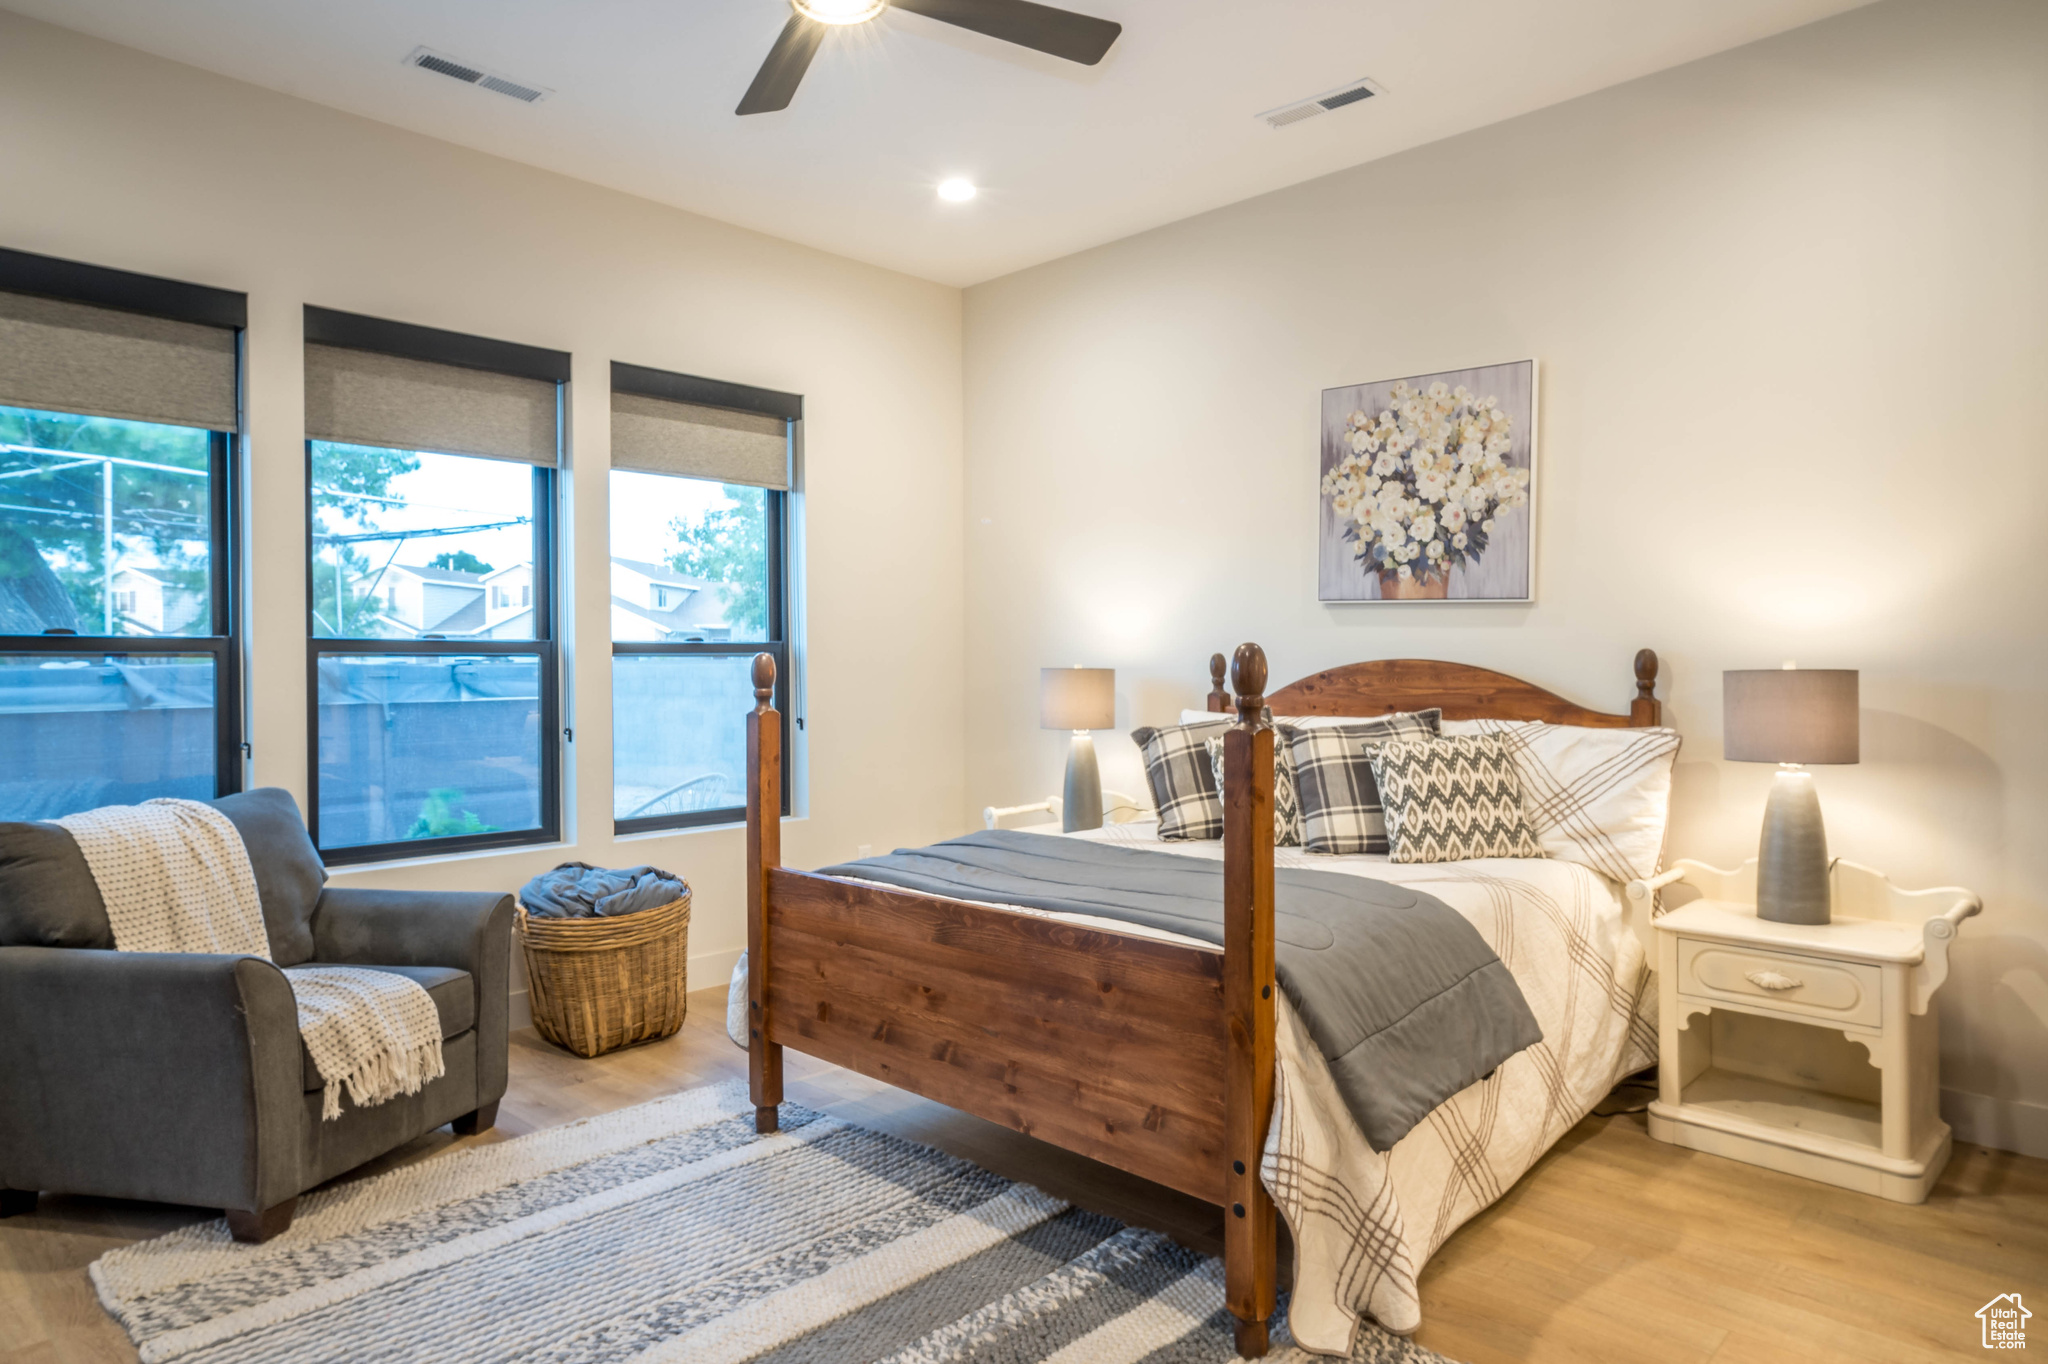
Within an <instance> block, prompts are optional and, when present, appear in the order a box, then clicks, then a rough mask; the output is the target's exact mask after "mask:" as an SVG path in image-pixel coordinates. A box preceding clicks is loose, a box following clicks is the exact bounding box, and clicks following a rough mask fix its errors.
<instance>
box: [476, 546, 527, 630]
mask: <svg viewBox="0 0 2048 1364" xmlns="http://www.w3.org/2000/svg"><path fill="white" fill-rule="evenodd" d="M483 589H484V597H483V603H484V624H483V628H482V629H481V630H480V631H478V632H477V634H478V637H480V638H483V639H532V638H533V565H532V564H524V563H521V564H513V565H512V566H511V567H509V568H501V569H498V570H496V571H495V572H492V573H486V574H485V575H484V578H483Z"/></svg>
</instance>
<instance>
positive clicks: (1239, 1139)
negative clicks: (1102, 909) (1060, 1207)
mask: <svg viewBox="0 0 2048 1364" xmlns="http://www.w3.org/2000/svg"><path fill="white" fill-rule="evenodd" d="M1237 664H1238V666H1237V671H1236V675H1235V676H1234V677H1233V682H1234V684H1235V685H1236V687H1237V690H1238V693H1239V695H1240V697H1241V698H1242V701H1243V708H1242V709H1241V711H1240V718H1239V722H1238V723H1237V724H1236V725H1235V726H1233V727H1232V729H1231V731H1230V733H1229V734H1228V736H1227V737H1226V739H1225V745H1226V751H1225V758H1224V761H1225V764H1226V767H1227V769H1228V772H1229V778H1230V780H1229V790H1228V791H1227V792H1226V800H1225V805H1226V813H1225V826H1226V827H1225V856H1224V950H1223V951H1222V952H1215V951H1211V950H1207V949H1204V948H1197V947H1189V946H1184V945H1181V944H1176V943H1167V942H1161V941H1158V940H1157V939H1153V938H1147V937H1143V936H1139V935H1135V934H1128V933H1116V932H1109V931H1101V930H1095V929H1089V928H1082V927H1078V926H1076V925H1074V924H1071V923H1066V922H1062V921H1060V920H1057V919H1049V918H1040V917H1037V916H1035V915H1030V914H1019V913H1016V912H1014V911H1009V910H1003V909H996V908H992V907H990V906H985V905H976V904H969V903H965V902H962V901H957V900H948V899H943V898H940V897H937V896H930V895H920V894H917V893H915V892H911V891H904V890H897V889H893V888H887V887H882V886H876V885H870V884H866V883H863V882H859V881H851V880H844V879H840V878H836V877H829V876H817V875H813V874H811V873H808V872H800V871H791V870H788V869H786V868H784V867H783V866H782V865H781V854H780V841H779V837H778V832H777V831H778V812H779V811H780V809H781V805H782V798H781V791H780V786H779V783H780V778H781V753H780V739H781V733H782V730H781V719H780V717H779V716H778V715H777V714H776V712H775V710H774V708H773V706H772V704H771V701H772V698H773V696H774V689H775V660H774V658H773V657H772V656H771V655H768V654H761V655H759V656H758V657H756V658H755V660H754V695H755V697H756V704H755V707H754V710H753V712H752V713H751V714H749V715H748V717H747V756H748V773H747V848H748V857H749V866H748V884H747V901H748V903H747V947H748V957H747V995H748V1009H749V1013H750V1019H749V1030H750V1038H749V1048H748V1051H749V1057H750V1062H751V1065H750V1074H751V1077H752V1084H753V1099H754V1104H755V1113H756V1126H757V1128H758V1129H759V1130H761V1131H763V1132H772V1131H774V1130H775V1125H776V1116H775V1112H776V1105H777V1104H779V1103H780V1102H781V1101H782V1049H783V1048H784V1047H786V1046H787V1047H794V1048H796V1049H797V1050H798V1051H801V1052H804V1053H806V1054H808V1055H811V1056H816V1057H818V1058H819V1059H820V1060H824V1061H830V1062H833V1063H834V1064H837V1065H842V1066H845V1067H847V1068H848V1069H849V1070H856V1071H859V1072H860V1073H862V1074H864V1075H869V1076H872V1077H874V1078H875V1079H878V1080H885V1081H887V1082H888V1083H890V1084H893V1085H896V1086H898V1087H899V1088H902V1089H906V1090H909V1091H910V1092H912V1093H914V1094H920V1095H923V1096H924V1097H926V1098H929V1099H933V1100H936V1101H937V1102H939V1103H943V1104H948V1105H950V1106H952V1107H954V1108H959V1109H963V1110H965V1111H967V1112H969V1113H974V1114H978V1115H979V1116H981V1117H984V1118H988V1119H990V1120H991V1121H994V1122H999V1123H1002V1124H1003V1125H1004V1126H1006V1127H1010V1128H1014V1129H1015V1130H1017V1131H1019V1132H1024V1133H1027V1134H1029V1135H1031V1136H1035V1137H1038V1138H1040V1139H1042V1140H1045V1141H1049V1142H1052V1143H1054V1144H1055V1145H1058V1146H1061V1147H1064V1148H1066V1149H1067V1150H1070V1151H1076V1152H1079V1153H1080V1154H1082V1155H1085V1156H1090V1157H1093V1158H1094V1159H1096V1160H1100V1161H1103V1162H1104V1163H1106V1164H1109V1165H1113V1166H1116V1167H1117V1168H1119V1169H1122V1170H1128V1171H1129V1172H1131V1173H1132V1174H1136V1175H1141V1176H1143V1177H1145V1178H1147V1179H1151V1180H1156V1181H1158V1182H1159V1183H1161V1184H1165V1185H1168V1186H1170V1187H1172V1188H1175V1189H1179V1190H1181V1191H1182V1192H1184V1193H1188V1194H1192V1195H1194V1196H1195V1197H1197V1198H1202V1199H1206V1200H1208V1201H1210V1202H1213V1203H1218V1204H1221V1205H1222V1206H1223V1207H1224V1209H1225V1218H1224V1222H1225V1234H1224V1265H1225V1278H1226V1295H1227V1297H1228V1300H1229V1304H1230V1309H1231V1311H1232V1312H1233V1313H1234V1314H1235V1315H1236V1316H1237V1317H1238V1319H1239V1327H1238V1349H1239V1352H1240V1353H1241V1354H1245V1355H1248V1356H1256V1355H1260V1354H1263V1353H1265V1350H1266V1322H1267V1318H1269V1317H1270V1316H1271V1315H1272V1313H1273V1302H1274V1289H1275V1280H1276V1277H1277V1275H1276V1266H1275V1263H1274V1255H1275V1236H1276V1229H1275V1218H1274V1211H1273V1204H1272V1200H1271V1198H1270V1197H1269V1196H1268V1195H1267V1193H1266V1190H1265V1186H1264V1185H1263V1184H1262V1183H1260V1181H1259V1174H1258V1166H1259V1155H1260V1152H1261V1151H1262V1150H1263V1148H1264V1145H1265V1135H1266V1126H1267V1123H1268V1121H1269V1120H1270V1118H1271V1115H1272V1105H1273V1018H1274V1015H1273V1009H1274V1004H1273V735H1272V731H1271V729H1270V728H1264V727H1261V726H1260V724H1259V723H1258V715H1259V712H1260V707H1261V705H1262V704H1263V703H1262V701H1261V699H1260V693H1261V692H1262V691H1263V689H1264V687H1265V680H1266V663H1265V656H1264V655H1263V654H1261V653H1260V652H1259V650H1258V646H1256V645H1249V644H1248V645H1245V646H1244V647H1243V648H1241V649H1239V650H1238V660H1237Z"/></svg>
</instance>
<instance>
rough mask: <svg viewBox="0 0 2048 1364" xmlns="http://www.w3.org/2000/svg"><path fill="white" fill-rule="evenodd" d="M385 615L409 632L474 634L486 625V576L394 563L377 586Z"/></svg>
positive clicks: (391, 621) (409, 633) (456, 569)
mask: <svg viewBox="0 0 2048 1364" xmlns="http://www.w3.org/2000/svg"><path fill="white" fill-rule="evenodd" d="M377 591H378V595H379V596H380V597H381V598H382V606H383V611H384V618H385V619H386V620H387V621H389V622H390V623H391V624H392V625H395V626H397V627H398V629H399V630H400V631H401V632H403V633H405V634H408V635H428V634H434V635H448V636H451V637H453V636H457V635H473V634H475V633H476V632H477V631H479V630H481V629H483V628H484V622H485V618H486V612H485V610H484V575H483V574H481V573H465V572H464V571H463V570H461V569H459V568H429V567H427V566H426V565H424V564H393V565H391V567H389V568H387V569H385V570H384V580H383V582H381V583H380V584H379V585H378V588H377Z"/></svg>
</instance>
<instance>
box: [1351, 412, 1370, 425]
mask: <svg viewBox="0 0 2048 1364" xmlns="http://www.w3.org/2000/svg"><path fill="white" fill-rule="evenodd" d="M1351 424H1352V425H1353V426H1366V425H1369V424H1370V419H1369V418H1368V417H1367V416H1366V415H1365V413H1364V412H1362V411H1360V412H1353V413H1352V414H1351Z"/></svg>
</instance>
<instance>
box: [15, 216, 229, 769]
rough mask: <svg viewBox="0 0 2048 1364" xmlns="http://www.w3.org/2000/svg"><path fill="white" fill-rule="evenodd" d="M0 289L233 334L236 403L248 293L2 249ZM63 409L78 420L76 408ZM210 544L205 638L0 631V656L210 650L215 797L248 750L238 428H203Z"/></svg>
mask: <svg viewBox="0 0 2048 1364" xmlns="http://www.w3.org/2000/svg"><path fill="white" fill-rule="evenodd" d="M0 290H4V291H6V292H8V293H15V294H35V295H39V296H41V297H45V298H56V299H63V300H66V301H67V302H72V303H85V304H90V305H92V306H94V307H100V308H114V309H118V310H120V311H123V312H132V313H140V314H143V315H145V316H148V317H162V318H168V319H170V320H172V321H176V322H196V323H201V324H203V325H206V326H211V327H220V328H222V329H223V330H227V331H232V332H233V333H234V334H235V407H236V409H237V410H238V411H239V410H240V409H241V407H242V385H243V377H244V375H243V371H244V366H243V358H244V346H243V340H244V337H245V336H246V334H247V331H248V326H249V296H248V295H247V294H244V293H238V292H236V291H234V290H231V289H217V288H214V287H212V286H211V285H204V284H190V283H187V282H185V281H183V280H174V279H163V278H160V277H158V276H156V275H143V274H136V273H134V272H133V271H128V270H116V269H112V268H110V267H107V266H103V265H86V264H83V263H82V262H79V261H68V260H60V259H58V258H57V257H54V256H38V255H34V254H31V253H30V252H26V251H14V250H9V249H7V248H4V247H0ZM66 415H72V416H78V415H83V414H79V413H70V414H66ZM206 434H207V437H208V442H207V479H208V484H207V494H208V502H209V506H208V513H209V517H210V520H211V525H210V526H209V528H208V529H209V531H210V538H209V542H208V545H207V574H208V578H209V583H208V586H209V588H210V589H211V597H212V600H211V602H210V603H209V606H210V615H211V619H210V620H209V621H208V622H207V623H208V626H209V632H208V633H207V634H204V635H104V634H98V635H88V634H47V633H46V634H39V635H9V634H0V654H89V653H104V654H208V655H210V656H211V657H212V658H213V718H214V760H213V794H214V798H215V799H219V798H220V797H222V796H231V795H234V794H235V793H236V792H238V791H240V790H241V789H242V785H243V780H242V779H243V775H244V773H243V766H244V763H245V761H246V760H247V759H248V758H249V757H250V756H251V747H250V744H249V742H248V739H247V736H246V732H245V730H244V727H243V715H244V704H243V698H242V684H243V667H242V659H243V629H242V625H243V619H242V617H243V612H242V593H241V581H242V571H241V563H242V557H241V556H242V536H241V525H242V480H241V479H240V477H239V476H238V475H239V472H240V461H239V459H238V458H237V455H238V453H239V448H240V447H239V444H238V441H239V434H238V433H237V432H232V431H213V430H208V431H207V433H206Z"/></svg>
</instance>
